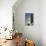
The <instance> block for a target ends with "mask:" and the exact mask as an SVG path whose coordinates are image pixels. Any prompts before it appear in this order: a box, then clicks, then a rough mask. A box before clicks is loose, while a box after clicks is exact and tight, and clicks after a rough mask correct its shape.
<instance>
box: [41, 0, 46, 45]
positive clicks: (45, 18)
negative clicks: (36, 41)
mask: <svg viewBox="0 0 46 46" xmlns="http://www.w3.org/2000/svg"><path fill="white" fill-rule="evenodd" d="M41 40H42V46H46V0H42V2H41Z"/></svg>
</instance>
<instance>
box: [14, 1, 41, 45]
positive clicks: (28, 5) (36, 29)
mask: <svg viewBox="0 0 46 46" xmlns="http://www.w3.org/2000/svg"><path fill="white" fill-rule="evenodd" d="M14 6H15V5H14ZM14 11H15V12H14V16H15V27H16V29H17V30H18V32H22V33H23V34H24V37H25V38H28V39H32V40H34V41H35V43H36V46H41V45H40V44H41V23H40V21H41V20H40V19H41V1H40V0H24V1H23V3H21V4H20V5H18V7H17V8H16V9H15V7H14ZM26 12H27V13H28V12H31V13H34V25H33V26H25V13H26Z"/></svg>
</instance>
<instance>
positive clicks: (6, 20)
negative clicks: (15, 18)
mask: <svg viewBox="0 0 46 46" xmlns="http://www.w3.org/2000/svg"><path fill="white" fill-rule="evenodd" d="M15 2H16V0H0V27H7V28H9V29H11V28H12V6H13V4H14V3H15Z"/></svg>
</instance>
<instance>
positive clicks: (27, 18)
mask: <svg viewBox="0 0 46 46" xmlns="http://www.w3.org/2000/svg"><path fill="white" fill-rule="evenodd" d="M25 25H28V26H30V25H33V13H25Z"/></svg>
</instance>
